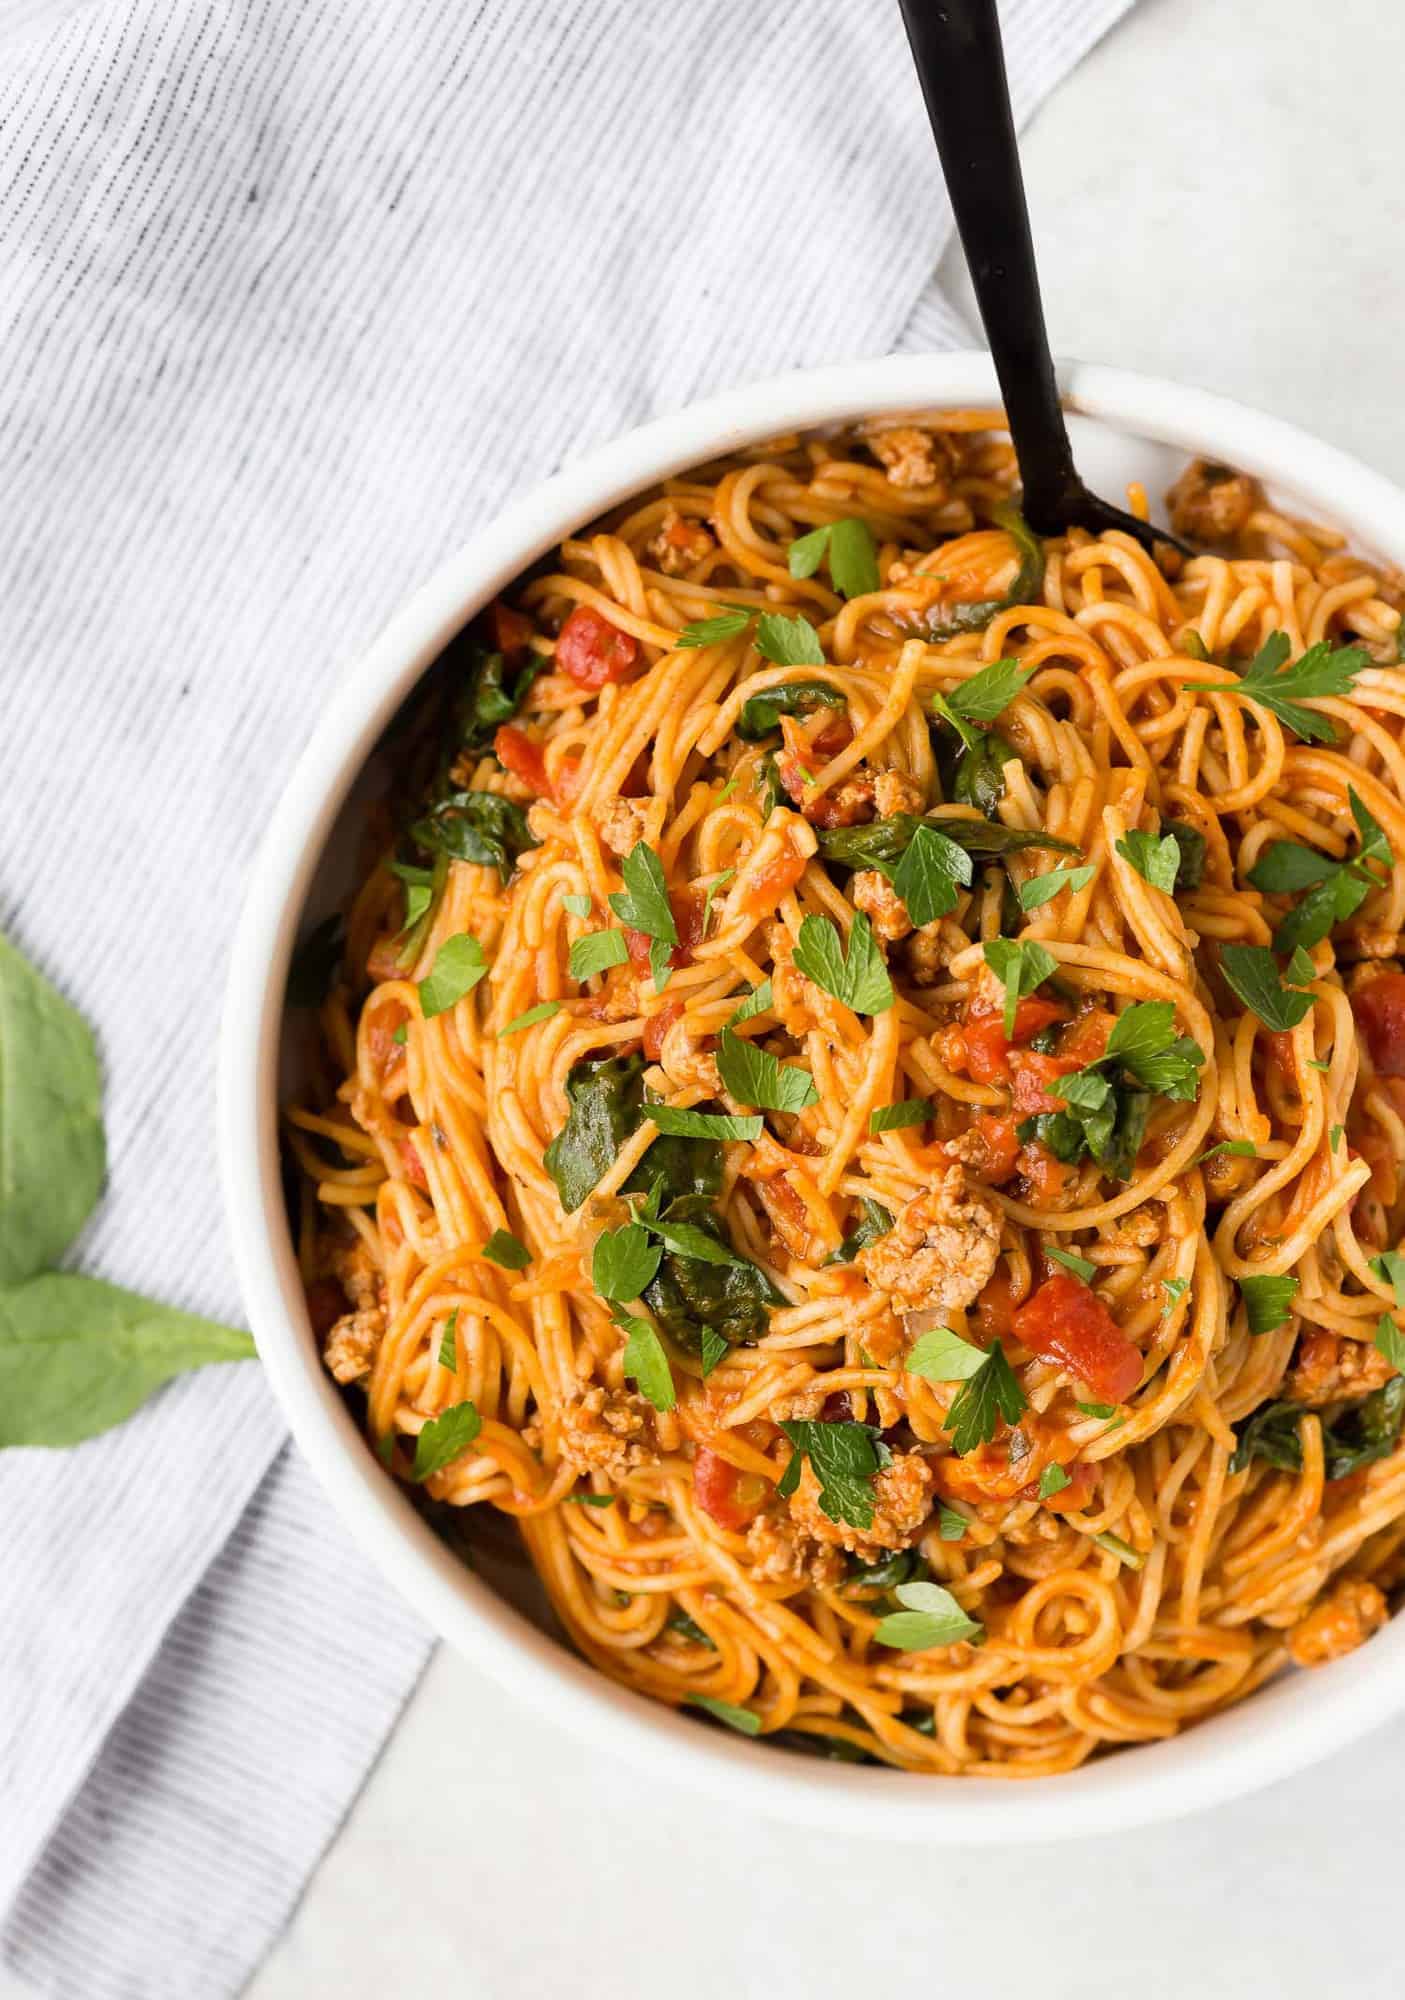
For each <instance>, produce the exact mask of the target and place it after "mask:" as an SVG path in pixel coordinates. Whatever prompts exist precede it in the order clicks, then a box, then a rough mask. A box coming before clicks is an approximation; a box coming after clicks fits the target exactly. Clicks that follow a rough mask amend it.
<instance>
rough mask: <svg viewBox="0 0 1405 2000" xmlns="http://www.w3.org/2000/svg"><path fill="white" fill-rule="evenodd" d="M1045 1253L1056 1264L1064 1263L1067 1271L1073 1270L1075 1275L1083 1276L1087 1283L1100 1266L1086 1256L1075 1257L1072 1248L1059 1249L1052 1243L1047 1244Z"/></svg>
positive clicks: (1077, 1276) (1076, 1276)
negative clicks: (1089, 1260)
mask: <svg viewBox="0 0 1405 2000" xmlns="http://www.w3.org/2000/svg"><path fill="white" fill-rule="evenodd" d="M1044 1255H1045V1256H1046V1257H1052V1258H1053V1260H1054V1262H1055V1263H1056V1264H1062V1265H1063V1267H1064V1269H1065V1270H1066V1271H1072V1273H1073V1275H1074V1277H1075V1278H1081V1279H1082V1280H1083V1282H1084V1284H1085V1285H1086V1284H1087V1282H1088V1280H1089V1279H1090V1278H1091V1277H1092V1275H1093V1273H1094V1272H1095V1271H1096V1270H1097V1268H1098V1267H1097V1265H1096V1264H1090V1263H1089V1262H1088V1259H1087V1258H1086V1257H1075V1256H1074V1254H1073V1252H1072V1251H1071V1250H1058V1249H1055V1248H1054V1246H1053V1245H1052V1244H1048V1245H1046V1246H1045V1250H1044Z"/></svg>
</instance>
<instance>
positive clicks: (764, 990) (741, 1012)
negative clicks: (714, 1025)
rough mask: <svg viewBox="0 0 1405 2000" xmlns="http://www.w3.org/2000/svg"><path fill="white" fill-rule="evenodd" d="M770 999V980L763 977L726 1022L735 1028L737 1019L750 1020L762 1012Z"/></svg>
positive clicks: (769, 1002)
mask: <svg viewBox="0 0 1405 2000" xmlns="http://www.w3.org/2000/svg"><path fill="white" fill-rule="evenodd" d="M771 999H772V994H771V982H770V980H769V979H763V980H762V982H761V984H760V985H759V986H753V987H752V989H751V991H750V993H748V994H747V996H746V998H745V1000H743V1001H742V1004H741V1006H740V1007H738V1009H737V1011H736V1013H735V1014H733V1016H732V1018H731V1020H730V1021H729V1022H728V1023H727V1025H728V1027H729V1028H735V1026H736V1025H737V1022H738V1021H750V1020H752V1019H753V1018H754V1017H755V1016H756V1015H757V1014H764V1013H765V1012H766V1009H767V1008H768V1007H769V1006H770V1004H771Z"/></svg>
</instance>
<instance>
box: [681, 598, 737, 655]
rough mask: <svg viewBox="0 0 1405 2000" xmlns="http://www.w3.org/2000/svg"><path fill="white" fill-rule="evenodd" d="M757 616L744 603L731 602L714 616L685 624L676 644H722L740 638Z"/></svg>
mask: <svg viewBox="0 0 1405 2000" xmlns="http://www.w3.org/2000/svg"><path fill="white" fill-rule="evenodd" d="M755 616H756V613H755V612H754V611H751V610H748V608H747V607H746V605H744V604H730V605H728V607H727V609H726V610H725V611H719V612H717V613H716V615H715V616H714V617H712V618H695V619H694V620H693V621H692V623H691V624H689V625H685V626H684V627H683V630H682V631H681V632H680V633H679V634H678V635H677V637H676V638H675V639H674V641H673V643H674V646H675V647H679V648H687V647H692V646H720V645H722V644H723V642H724V641H725V640H727V639H739V638H740V637H741V635H742V633H743V632H745V630H746V628H747V626H748V625H750V623H751V621H752V619H753V618H754V617H755Z"/></svg>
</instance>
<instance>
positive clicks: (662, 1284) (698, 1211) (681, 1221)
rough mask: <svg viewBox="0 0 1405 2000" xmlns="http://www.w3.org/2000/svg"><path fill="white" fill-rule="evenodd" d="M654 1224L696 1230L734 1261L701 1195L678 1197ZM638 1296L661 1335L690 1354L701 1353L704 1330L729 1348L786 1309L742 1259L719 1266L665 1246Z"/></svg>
mask: <svg viewBox="0 0 1405 2000" xmlns="http://www.w3.org/2000/svg"><path fill="white" fill-rule="evenodd" d="M659 1222H660V1224H661V1225H664V1226H665V1227H667V1226H670V1225H672V1226H682V1227H683V1228H687V1229H692V1230H696V1231H699V1232H700V1233H701V1234H702V1235H703V1236H704V1237H708V1238H711V1240H712V1241H713V1242H714V1243H715V1244H717V1246H718V1247H719V1249H722V1250H725V1251H726V1252H728V1254H729V1256H730V1257H733V1258H735V1257H736V1253H735V1252H734V1251H732V1248H731V1245H730V1244H729V1243H728V1241H727V1237H726V1232H725V1231H724V1229H723V1227H722V1223H721V1220H720V1219H719V1217H718V1215H717V1211H716V1210H715V1209H714V1208H713V1206H712V1203H711V1201H710V1200H709V1199H708V1198H707V1197H706V1196H705V1195H697V1194H685V1195H680V1196H679V1197H678V1198H677V1199H676V1200H674V1201H671V1202H669V1204H668V1205H667V1207H666V1208H663V1209H662V1210H661V1211H660V1214H659ZM675 1240H677V1239H675ZM682 1240H684V1241H686V1240H687V1239H686V1237H684V1238H683V1239H682ZM643 1297H644V1303H645V1304H646V1305H647V1306H648V1308H649V1310H650V1311H651V1312H652V1313H653V1315H654V1317H655V1319H656V1320H657V1321H658V1323H659V1325H660V1326H661V1327H662V1328H663V1329H664V1331H665V1333H667V1334H668V1335H669V1336H670V1337H671V1338H672V1339H673V1340H675V1341H677V1343H678V1345H679V1346H680V1347H682V1348H685V1349H686V1350H687V1351H688V1352H689V1353H690V1354H700V1353H701V1352H702V1335H703V1329H704V1328H705V1327H710V1328H711V1329H712V1331H713V1332H714V1333H715V1334H717V1335H718V1336H719V1337H720V1338H721V1339H722V1340H725V1341H726V1343H727V1345H728V1346H729V1347H738V1346H746V1345H750V1344H752V1343H754V1342H755V1341H758V1340H759V1339H760V1338H761V1337H762V1335H763V1334H764V1333H765V1331H766V1326H767V1323H768V1321H769V1319H770V1315H771V1309H772V1308H773V1307H775V1306H781V1305H784V1304H785V1295H784V1293H782V1292H778V1291H777V1290H776V1288H775V1286H774V1285H773V1284H772V1283H771V1281H770V1279H769V1278H768V1277H767V1276H766V1274H765V1272H764V1271H762V1270H761V1269H760V1267H759V1266H758V1265H756V1264H752V1263H749V1262H747V1261H746V1260H745V1259H744V1258H739V1259H737V1260H736V1261H735V1262H727V1263H718V1262H715V1261H713V1260H712V1259H710V1258H709V1259H706V1260H705V1259H703V1258H701V1257H689V1256H685V1255H682V1254H681V1253H680V1252H678V1251H676V1250H673V1249H671V1248H668V1247H665V1249H664V1254H663V1258H662V1261H661V1262H660V1265H659V1268H658V1272H657V1275H656V1276H655V1277H654V1278H653V1279H652V1280H651V1281H650V1283H649V1284H648V1286H647V1287H646V1288H645V1291H644V1294H643Z"/></svg>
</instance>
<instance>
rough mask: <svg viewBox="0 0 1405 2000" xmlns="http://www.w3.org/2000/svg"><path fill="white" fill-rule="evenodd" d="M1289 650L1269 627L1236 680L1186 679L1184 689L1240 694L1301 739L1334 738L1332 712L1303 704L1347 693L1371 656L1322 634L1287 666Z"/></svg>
mask: <svg viewBox="0 0 1405 2000" xmlns="http://www.w3.org/2000/svg"><path fill="white" fill-rule="evenodd" d="M1292 650H1293V649H1292V644H1291V642H1290V640H1289V638H1288V635H1287V633H1286V632H1270V633H1269V635H1268V637H1267V639H1265V640H1264V643H1263V645H1262V646H1260V648H1259V650H1258V652H1257V653H1256V654H1255V655H1254V658H1253V660H1252V661H1251V662H1250V664H1249V666H1248V668H1247V669H1246V671H1245V672H1244V673H1243V674H1242V675H1241V676H1240V678H1239V679H1238V680H1235V681H1187V682H1186V683H1185V687H1186V691H1187V692H1188V693H1191V694H1234V695H1239V696H1241V697H1243V698H1244V699H1245V700H1246V701H1252V702H1255V703H1257V705H1258V706H1259V707H1260V708H1266V709H1267V710H1268V711H1269V713H1270V714H1271V715H1276V716H1277V718H1278V720H1279V721H1280V722H1281V723H1282V724H1283V726H1284V728H1285V729H1291V730H1292V731H1293V732H1294V734H1295V735H1297V736H1301V737H1302V738H1303V740H1304V742H1307V743H1334V742H1335V741H1336V739H1337V731H1336V726H1335V724H1334V723H1333V722H1332V721H1331V719H1330V717H1328V716H1325V715H1319V714H1318V713H1317V712H1316V710H1315V709H1311V708H1304V707H1303V706H1302V704H1303V702H1305V701H1324V700H1327V699H1329V698H1331V697H1332V696H1339V695H1347V694H1350V693H1351V691H1352V689H1353V687H1354V686H1355V684H1356V676H1357V675H1358V674H1359V673H1360V672H1361V671H1362V669H1363V668H1364V667H1369V666H1370V664H1371V660H1370V655H1369V654H1368V653H1367V652H1366V651H1365V650H1364V648H1362V647H1360V646H1332V645H1330V644H1329V643H1328V642H1327V641H1326V640H1325V639H1323V640H1319V641H1318V643H1317V644H1316V645H1315V646H1309V647H1308V649H1307V651H1306V652H1305V653H1304V654H1303V655H1302V657H1301V658H1300V659H1298V660H1295V661H1294V662H1293V664H1292V666H1290V667H1285V665H1284V663H1285V661H1286V660H1287V658H1288V655H1289V653H1290V652H1291V651H1292ZM1280 670H1281V671H1280Z"/></svg>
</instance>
